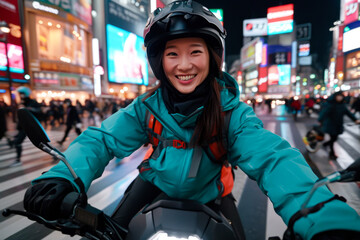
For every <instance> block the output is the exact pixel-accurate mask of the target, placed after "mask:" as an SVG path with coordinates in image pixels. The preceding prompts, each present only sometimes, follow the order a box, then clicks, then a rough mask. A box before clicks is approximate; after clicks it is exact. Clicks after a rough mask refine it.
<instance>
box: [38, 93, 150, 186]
mask: <svg viewBox="0 0 360 240" xmlns="http://www.w3.org/2000/svg"><path fill="white" fill-rule="evenodd" d="M146 141H147V136H146V134H145V110H144V108H143V104H142V103H141V100H139V99H136V100H134V102H133V103H132V104H130V105H129V106H128V107H127V108H125V109H121V110H119V111H118V112H116V113H115V114H113V115H112V116H110V117H109V118H107V119H106V120H104V121H103V122H102V124H101V127H99V128H98V127H88V129H87V130H85V131H84V132H83V133H82V134H81V135H80V136H79V137H77V138H76V139H75V140H74V141H73V142H72V143H71V144H70V146H69V148H68V149H67V150H66V151H65V152H64V155H65V156H66V158H67V160H68V161H69V163H70V165H71V166H72V167H73V168H74V170H75V172H76V174H77V175H78V176H79V177H80V178H81V179H82V181H83V182H84V185H85V189H86V190H87V189H88V188H89V186H90V184H91V182H92V181H93V180H94V179H96V178H98V177H100V176H101V175H102V173H103V171H104V169H105V167H106V165H107V164H108V163H109V161H110V160H111V159H113V158H114V157H117V158H119V159H121V158H124V157H127V156H129V155H130V154H131V153H133V152H134V151H135V150H136V149H138V148H139V147H141V146H142V145H143V144H144V143H145V142H146ZM53 177H62V178H66V179H68V180H70V181H71V182H73V183H74V181H73V178H72V176H71V175H70V173H69V170H68V169H67V168H66V166H65V164H64V163H62V162H59V163H58V164H57V165H56V166H54V167H53V168H51V169H50V170H49V171H48V172H46V173H44V174H43V175H42V176H41V177H39V178H37V179H35V181H37V180H40V179H44V178H53ZM74 185H75V186H76V184H74Z"/></svg>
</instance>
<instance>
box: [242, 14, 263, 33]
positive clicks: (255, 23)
mask: <svg viewBox="0 0 360 240" xmlns="http://www.w3.org/2000/svg"><path fill="white" fill-rule="evenodd" d="M266 35H267V19H266V18H254V19H245V20H244V21H243V36H244V37H250V36H266Z"/></svg>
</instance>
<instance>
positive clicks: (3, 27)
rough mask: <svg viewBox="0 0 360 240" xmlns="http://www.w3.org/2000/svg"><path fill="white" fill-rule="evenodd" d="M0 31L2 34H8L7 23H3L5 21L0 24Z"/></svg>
mask: <svg viewBox="0 0 360 240" xmlns="http://www.w3.org/2000/svg"><path fill="white" fill-rule="evenodd" d="M0 31H1V32H3V33H9V32H10V27H9V25H8V24H7V22H5V21H1V22H0Z"/></svg>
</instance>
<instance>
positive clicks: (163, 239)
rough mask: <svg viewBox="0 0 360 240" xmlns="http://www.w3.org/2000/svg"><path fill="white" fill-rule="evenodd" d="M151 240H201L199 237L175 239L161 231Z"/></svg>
mask: <svg viewBox="0 0 360 240" xmlns="http://www.w3.org/2000/svg"><path fill="white" fill-rule="evenodd" d="M149 240H201V239H200V238H199V237H198V236H196V235H193V236H188V237H175V236H169V235H168V234H167V233H166V232H162V231H159V232H157V233H155V234H154V235H153V236H151V237H150V238H149Z"/></svg>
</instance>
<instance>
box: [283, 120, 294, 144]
mask: <svg viewBox="0 0 360 240" xmlns="http://www.w3.org/2000/svg"><path fill="white" fill-rule="evenodd" d="M280 128H281V136H282V137H283V138H284V139H285V140H286V141H288V142H289V143H290V145H291V146H292V147H295V143H294V138H293V136H292V134H291V129H290V124H289V123H285V122H281V123H280Z"/></svg>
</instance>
